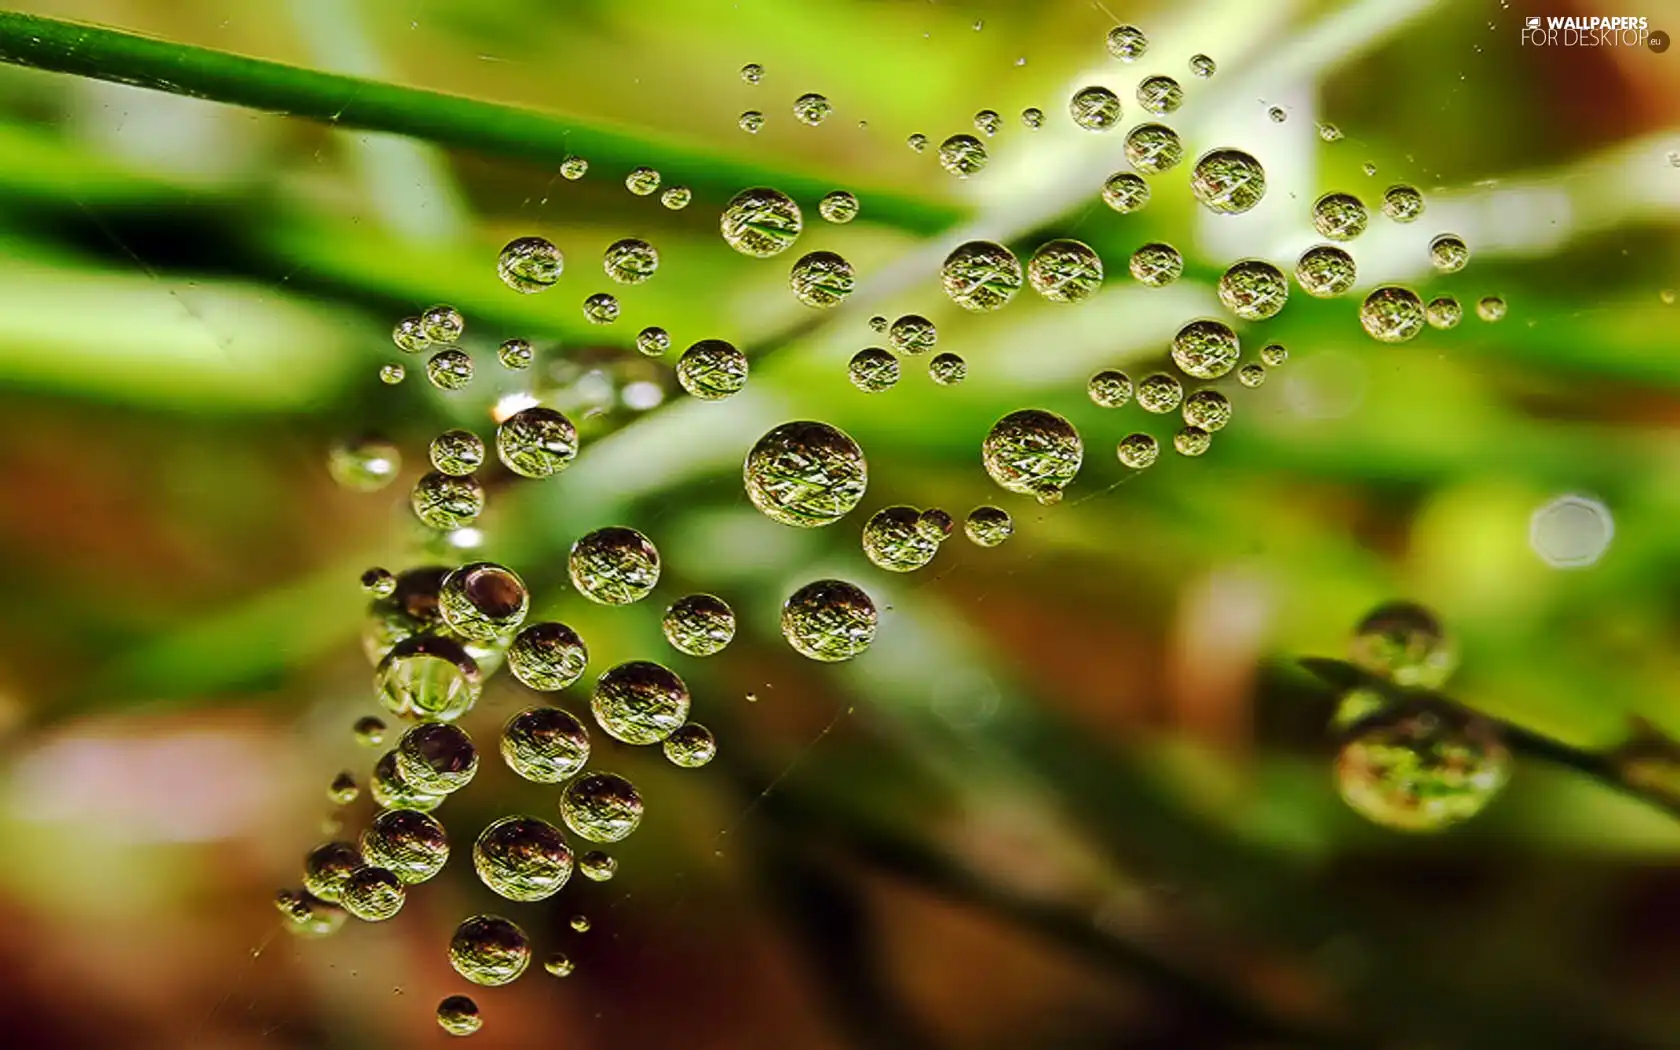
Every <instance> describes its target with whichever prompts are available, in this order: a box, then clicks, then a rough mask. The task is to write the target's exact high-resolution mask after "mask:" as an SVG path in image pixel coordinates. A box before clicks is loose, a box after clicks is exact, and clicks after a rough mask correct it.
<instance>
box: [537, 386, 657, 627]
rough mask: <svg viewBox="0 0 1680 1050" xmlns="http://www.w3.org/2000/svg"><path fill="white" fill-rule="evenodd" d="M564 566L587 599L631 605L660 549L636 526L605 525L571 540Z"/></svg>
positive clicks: (642, 593) (649, 585) (642, 592)
mask: <svg viewBox="0 0 1680 1050" xmlns="http://www.w3.org/2000/svg"><path fill="white" fill-rule="evenodd" d="M685 356H686V355H685ZM566 568H567V571H568V572H569V573H570V575H571V578H572V586H573V587H576V588H577V590H578V593H579V594H581V595H583V596H584V597H585V598H588V599H589V600H590V601H593V602H598V603H600V604H602V605H630V604H632V603H634V602H639V601H641V600H642V599H643V598H646V597H647V596H648V594H649V592H651V591H652V590H653V588H654V585H655V584H657V583H658V582H659V550H658V548H656V547H654V545H653V542H652V541H651V540H649V539H648V538H647V537H646V536H644V535H642V534H641V533H640V532H637V531H636V530H635V529H629V528H624V527H622V526H617V525H614V526H608V527H607V528H604V529H596V530H595V531H594V532H591V533H589V534H588V535H586V536H584V537H582V538H581V539H579V540H578V541H577V542H576V543H574V544H572V552H571V555H570V556H569V557H568V558H567V561H566Z"/></svg>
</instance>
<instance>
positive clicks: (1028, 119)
mask: <svg viewBox="0 0 1680 1050" xmlns="http://www.w3.org/2000/svg"><path fill="white" fill-rule="evenodd" d="M1021 123H1022V124H1023V125H1025V126H1026V127H1028V128H1031V129H1033V130H1034V131H1036V130H1038V129H1039V128H1042V127H1043V126H1044V111H1043V110H1042V109H1039V108H1038V107H1037V106H1028V107H1027V108H1026V109H1023V110H1022V111H1021Z"/></svg>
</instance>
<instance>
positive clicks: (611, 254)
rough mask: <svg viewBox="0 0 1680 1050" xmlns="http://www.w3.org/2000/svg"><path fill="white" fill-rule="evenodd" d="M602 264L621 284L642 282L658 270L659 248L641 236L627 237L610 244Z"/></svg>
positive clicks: (609, 274)
mask: <svg viewBox="0 0 1680 1050" xmlns="http://www.w3.org/2000/svg"><path fill="white" fill-rule="evenodd" d="M601 266H602V268H603V269H605V270H606V272H607V276H608V277H611V278H612V279H613V280H615V281H617V282H618V283H619V284H641V283H642V282H643V281H645V280H647V279H648V278H649V277H652V276H653V275H654V274H655V273H656V272H658V270H659V250H658V249H657V248H655V247H654V246H653V245H651V244H649V243H648V242H646V241H644V240H642V239H641V238H639V237H626V238H624V239H623V240H618V241H614V242H613V243H612V244H611V245H610V246H608V248H607V251H606V254H605V255H603V256H602V257H601ZM613 314H614V316H615V317H616V316H617V309H616V308H615V309H614V311H613Z"/></svg>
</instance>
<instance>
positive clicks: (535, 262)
mask: <svg viewBox="0 0 1680 1050" xmlns="http://www.w3.org/2000/svg"><path fill="white" fill-rule="evenodd" d="M565 267H566V260H565V257H564V256H563V255H561V253H560V249H559V248H556V247H555V246H554V242H552V241H550V240H548V239H546V238H543V237H516V238H514V239H513V240H511V241H509V242H508V243H507V246H506V247H504V248H503V249H502V254H501V255H499V256H498V257H497V258H496V276H498V277H500V278H501V279H502V283H503V284H505V285H507V286H508V287H509V288H512V289H513V290H514V291H516V292H519V293H521V294H524V295H529V294H531V293H532V292H540V291H542V290H543V289H544V288H552V287H554V284H555V282H557V281H559V280H560V273H561V271H562V270H564V269H565Z"/></svg>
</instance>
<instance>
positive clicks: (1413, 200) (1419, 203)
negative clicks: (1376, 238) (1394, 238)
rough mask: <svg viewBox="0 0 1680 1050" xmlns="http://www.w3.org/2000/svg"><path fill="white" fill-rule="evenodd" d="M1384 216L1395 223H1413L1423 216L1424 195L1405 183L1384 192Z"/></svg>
mask: <svg viewBox="0 0 1680 1050" xmlns="http://www.w3.org/2000/svg"><path fill="white" fill-rule="evenodd" d="M1383 214H1384V215H1386V216H1388V217H1389V218H1391V219H1393V220H1394V221H1395V222H1413V221H1415V220H1416V219H1417V217H1418V216H1419V215H1422V214H1423V194H1421V193H1419V192H1418V191H1417V188H1416V187H1415V186H1407V185H1406V184H1404V183H1400V184H1398V185H1394V186H1390V187H1389V188H1388V189H1386V190H1384V191H1383Z"/></svg>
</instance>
